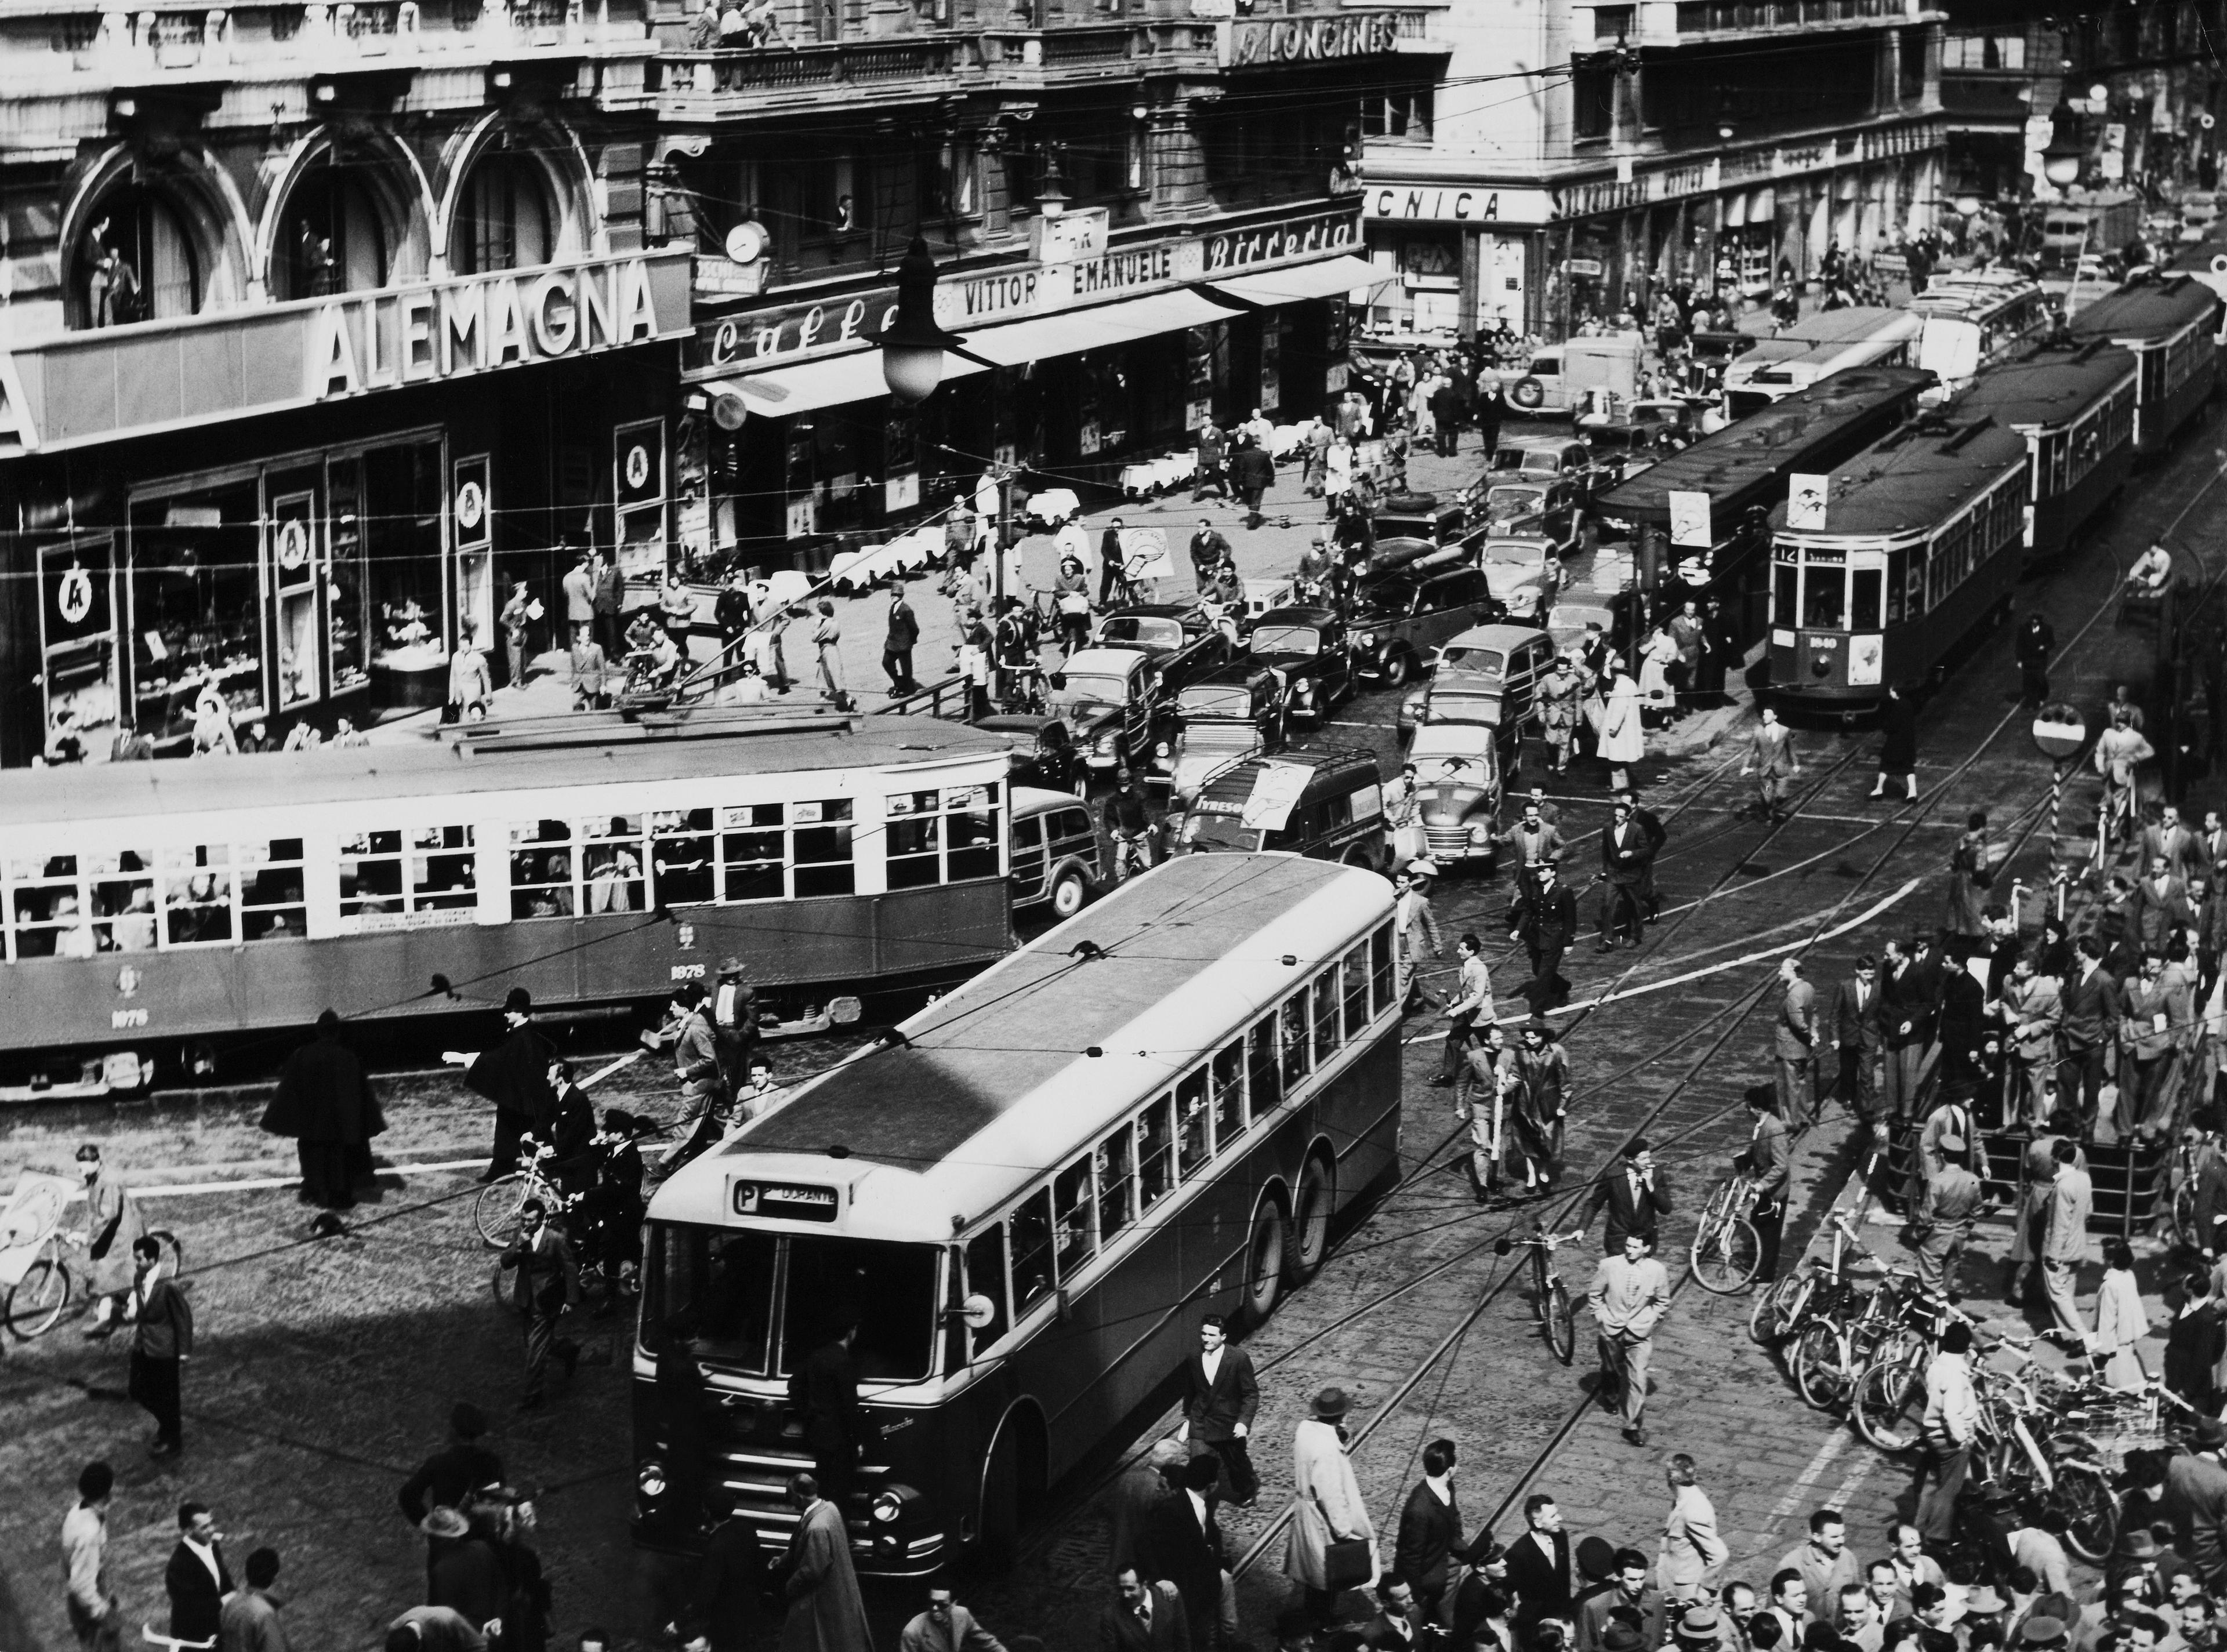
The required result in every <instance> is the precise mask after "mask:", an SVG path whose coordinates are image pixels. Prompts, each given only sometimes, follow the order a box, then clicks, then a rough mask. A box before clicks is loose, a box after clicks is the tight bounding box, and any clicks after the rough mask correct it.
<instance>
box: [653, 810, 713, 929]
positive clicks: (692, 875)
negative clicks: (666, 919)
mask: <svg viewBox="0 0 2227 1652" xmlns="http://www.w3.org/2000/svg"><path fill="white" fill-rule="evenodd" d="M649 863H650V871H651V873H652V875H653V883H652V888H653V891H654V894H655V896H656V897H657V903H658V904H659V905H660V906H701V905H704V904H705V903H709V902H710V901H711V890H712V883H713V878H714V876H715V869H714V867H713V865H712V863H711V810H709V809H688V810H686V811H682V810H678V809H671V810H661V811H660V812H659V813H655V814H653V815H651V816H650V817H649Z"/></svg>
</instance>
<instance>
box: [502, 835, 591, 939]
mask: <svg viewBox="0 0 2227 1652" xmlns="http://www.w3.org/2000/svg"><path fill="white" fill-rule="evenodd" d="M571 842H572V828H571V826H568V825H566V824H565V822H564V821H562V820H537V821H535V822H534V823H533V825H531V826H513V827H511V829H510V915H511V916H512V917H514V918H569V917H571V915H573V913H574V912H576V911H577V910H578V907H577V904H576V903H575V896H574V891H573V888H572V850H571Z"/></svg>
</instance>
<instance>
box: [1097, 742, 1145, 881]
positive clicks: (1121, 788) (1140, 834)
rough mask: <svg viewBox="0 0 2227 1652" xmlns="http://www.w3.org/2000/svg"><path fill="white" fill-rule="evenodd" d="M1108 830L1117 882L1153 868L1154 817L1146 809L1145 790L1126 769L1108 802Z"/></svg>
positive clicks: (1121, 771) (1122, 772)
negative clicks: (1112, 841)
mask: <svg viewBox="0 0 2227 1652" xmlns="http://www.w3.org/2000/svg"><path fill="white" fill-rule="evenodd" d="M1105 818H1106V830H1107V833H1108V834H1109V835H1110V836H1111V837H1112V838H1113V839H1114V882H1116V883H1126V882H1127V881H1128V880H1129V877H1130V874H1131V867H1132V865H1134V868H1135V870H1136V871H1139V872H1148V871H1152V816H1151V815H1150V814H1148V813H1145V793H1144V788H1142V787H1140V786H1139V785H1138V784H1137V777H1136V776H1135V775H1133V774H1131V773H1130V772H1129V771H1128V770H1127V769H1122V770H1120V773H1119V775H1117V776H1116V778H1115V781H1114V790H1113V792H1112V793H1111V794H1109V795H1108V796H1107V800H1106V811H1105Z"/></svg>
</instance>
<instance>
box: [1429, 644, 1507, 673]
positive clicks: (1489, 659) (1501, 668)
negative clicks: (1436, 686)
mask: <svg viewBox="0 0 2227 1652" xmlns="http://www.w3.org/2000/svg"><path fill="white" fill-rule="evenodd" d="M1439 668H1440V669H1441V670H1444V671H1466V672H1472V673H1475V674H1476V675H1477V676H1479V677H1498V676H1500V675H1501V674H1502V673H1504V672H1505V671H1506V670H1507V669H1508V656H1507V655H1506V654H1503V652H1502V651H1501V650H1500V649H1498V648H1451V647H1450V648H1448V649H1447V650H1446V651H1445V653H1444V654H1440V655H1439Z"/></svg>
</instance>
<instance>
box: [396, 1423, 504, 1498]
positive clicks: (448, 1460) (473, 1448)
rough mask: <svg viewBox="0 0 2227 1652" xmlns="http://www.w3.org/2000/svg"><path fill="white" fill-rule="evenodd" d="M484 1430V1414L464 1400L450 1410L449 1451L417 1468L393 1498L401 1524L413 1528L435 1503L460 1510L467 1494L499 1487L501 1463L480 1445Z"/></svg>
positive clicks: (492, 1453) (439, 1454)
mask: <svg viewBox="0 0 2227 1652" xmlns="http://www.w3.org/2000/svg"><path fill="white" fill-rule="evenodd" d="M487 1426H488V1425H487V1417H486V1416H485V1414H484V1413H482V1412H481V1410H480V1408H479V1407H478V1406H475V1405H474V1404H472V1403H471V1402H470V1401H469V1400H458V1401H457V1402H456V1404H455V1405H454V1406H451V1407H450V1411H449V1449H448V1450H446V1451H437V1452H435V1453H434V1454H433V1455H432V1456H431V1457H427V1458H426V1459H425V1460H424V1462H423V1463H421V1464H418V1472H417V1473H415V1474H413V1475H412V1476H411V1477H409V1479H407V1480H405V1481H404V1482H403V1483H402V1489H401V1490H400V1491H399V1493H397V1494H396V1502H397V1503H398V1504H399V1506H400V1508H401V1509H402V1517H403V1518H404V1519H405V1520H406V1521H409V1522H410V1523H411V1524H412V1526H415V1525H417V1524H418V1522H419V1521H422V1520H424V1518H425V1515H426V1514H427V1512H428V1511H429V1510H430V1509H431V1508H432V1507H433V1506H434V1505H435V1504H439V1505H441V1506H442V1507H443V1508H462V1507H463V1502H464V1498H465V1496H466V1495H467V1494H468V1493H469V1492H472V1491H475V1490H477V1489H479V1488H481V1487H482V1486H497V1485H501V1483H502V1459H501V1457H497V1456H496V1455H495V1453H494V1452H493V1451H488V1449H487V1448H486V1447H485V1446H483V1445H481V1444H480V1437H481V1436H482V1435H483V1434H485V1433H486V1432H487Z"/></svg>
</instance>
